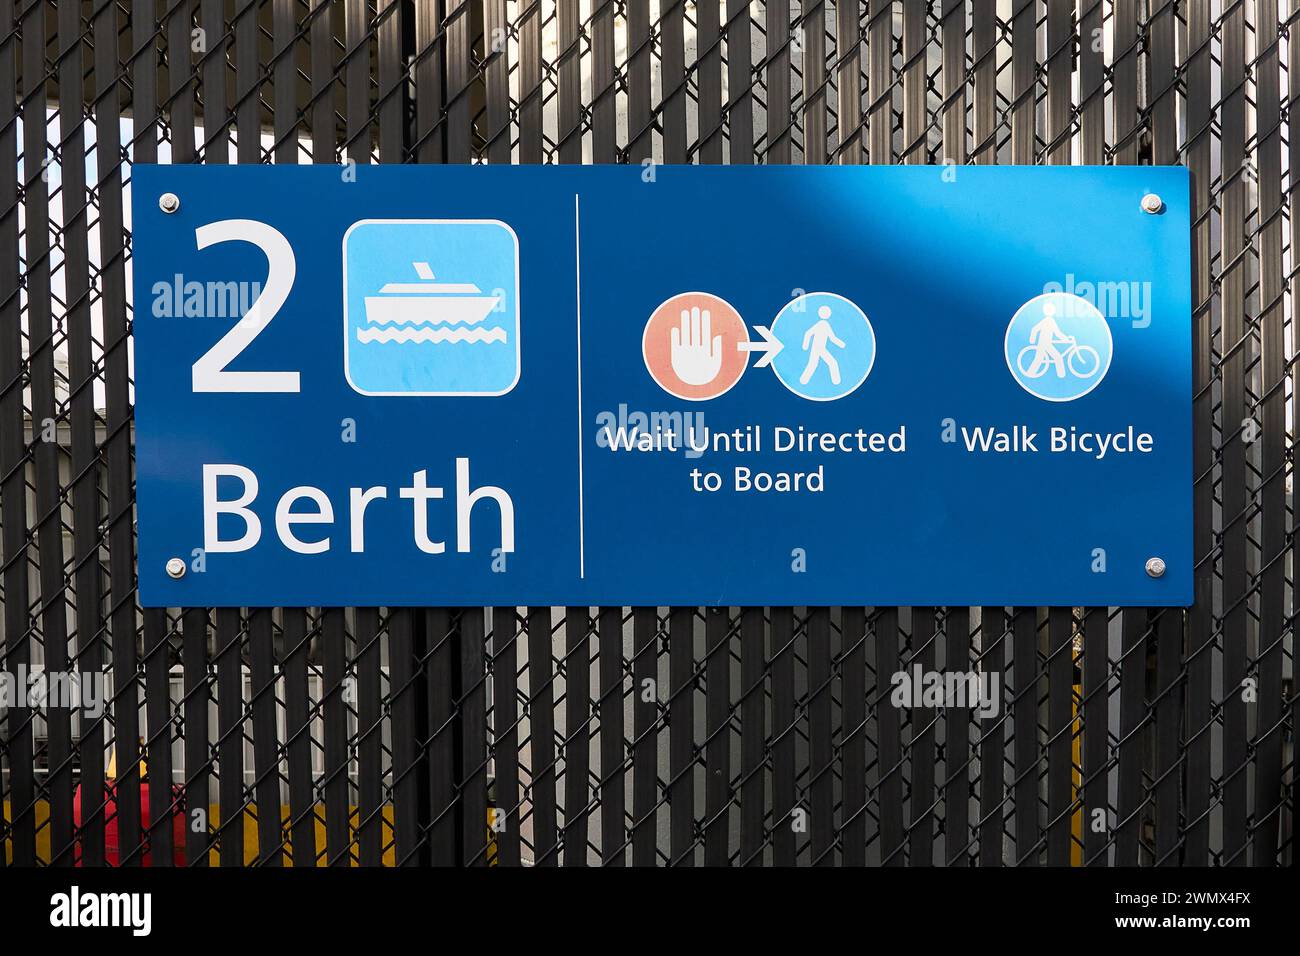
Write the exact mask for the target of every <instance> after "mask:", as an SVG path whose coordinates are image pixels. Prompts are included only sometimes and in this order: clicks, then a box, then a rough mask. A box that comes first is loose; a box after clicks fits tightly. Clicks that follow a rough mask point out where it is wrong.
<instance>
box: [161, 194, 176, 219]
mask: <svg viewBox="0 0 1300 956" xmlns="http://www.w3.org/2000/svg"><path fill="white" fill-rule="evenodd" d="M158 208H159V209H161V210H162V211H163V212H165V213H168V214H170V213H173V212H175V211H176V210H178V209H180V208H181V197H180V196H178V195H176V194H175V193H163V194H162V195H161V196H159V197H158Z"/></svg>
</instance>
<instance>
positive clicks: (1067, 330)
mask: <svg viewBox="0 0 1300 956" xmlns="http://www.w3.org/2000/svg"><path fill="white" fill-rule="evenodd" d="M1003 348H1004V350H1005V352H1006V359H1007V368H1009V369H1010V370H1011V374H1012V375H1013V376H1014V377H1015V380H1016V381H1017V382H1019V383H1020V387H1021V388H1023V389H1024V390H1025V391H1026V392H1028V393H1029V394H1030V395H1033V396H1035V397H1037V398H1041V399H1043V400H1044V401H1048V402H1072V401H1074V400H1075V399H1076V398H1081V397H1082V396H1084V395H1087V394H1088V393H1089V392H1091V391H1092V390H1093V389H1094V388H1096V387H1097V386H1098V385H1100V384H1101V380H1102V379H1103V378H1105V377H1106V372H1107V371H1109V369H1110V359H1111V355H1112V353H1113V350H1114V342H1113V340H1112V339H1111V335H1110V326H1109V325H1107V324H1106V317H1105V316H1104V315H1102V314H1101V312H1100V311H1099V310H1098V309H1097V307H1096V306H1095V305H1093V304H1092V303H1091V302H1089V301H1088V300H1087V299H1084V298H1081V297H1080V296H1077V295H1071V294H1070V293H1068V292H1048V293H1045V294H1043V295H1040V296H1036V297H1035V298H1032V299H1030V300H1029V301H1028V302H1026V303H1025V304H1024V305H1022V306H1021V307H1020V308H1019V309H1017V310H1016V314H1015V315H1014V316H1012V318H1011V323H1010V324H1009V325H1008V326H1007V335H1006V339H1005V342H1004V345H1003Z"/></svg>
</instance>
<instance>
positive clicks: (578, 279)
mask: <svg viewBox="0 0 1300 956" xmlns="http://www.w3.org/2000/svg"><path fill="white" fill-rule="evenodd" d="M573 272H574V290H575V296H574V299H575V302H576V304H577V315H578V577H579V578H585V577H586V576H587V556H586V546H587V545H586V523H585V515H584V513H583V512H584V498H583V490H582V441H583V439H582V227H581V225H580V219H579V215H578V194H577V193H574V194H573Z"/></svg>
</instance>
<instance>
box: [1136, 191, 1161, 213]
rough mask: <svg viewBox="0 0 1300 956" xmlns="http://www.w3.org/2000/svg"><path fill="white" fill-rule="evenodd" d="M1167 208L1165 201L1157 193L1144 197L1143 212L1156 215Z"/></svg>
mask: <svg viewBox="0 0 1300 956" xmlns="http://www.w3.org/2000/svg"><path fill="white" fill-rule="evenodd" d="M1164 208H1165V201H1164V200H1163V199H1161V198H1160V197H1159V196H1157V195H1156V194H1155V193H1147V194H1146V195H1145V196H1143V197H1142V211H1143V212H1149V213H1151V215H1153V216H1154V215H1155V214H1156V213H1158V212H1160V211H1161V210H1163V209H1164Z"/></svg>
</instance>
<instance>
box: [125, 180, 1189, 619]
mask: <svg viewBox="0 0 1300 956" xmlns="http://www.w3.org/2000/svg"><path fill="white" fill-rule="evenodd" d="M954 172H955V177H954V175H953V173H954ZM132 191H133V196H134V209H133V240H134V245H133V253H134V275H135V291H134V333H135V370H136V436H137V470H138V474H137V489H138V520H139V537H140V549H139V560H140V566H139V578H140V595H141V599H142V602H143V603H144V604H145V605H146V606H151V607H152V606H276V605H328V606H339V605H388V606H400V605H471V606H473V605H499V604H506V605H575V604H576V605H658V606H662V605H845V604H848V605H957V606H961V605H979V604H983V605H1036V606H1042V605H1112V606H1114V605H1123V606H1171V605H1172V606H1177V605H1186V604H1189V603H1190V602H1191V600H1192V555H1191V544H1192V542H1191V528H1192V520H1191V519H1192V513H1191V511H1192V505H1191V488H1192V463H1191V385H1192V374H1191V288H1190V286H1191V280H1190V261H1189V260H1190V248H1189V247H1190V244H1189V238H1188V237H1189V229H1190V226H1189V222H1190V218H1189V190H1188V177H1187V173H1186V171H1185V170H1183V169H1178V168H1164V167H1129V168H1106V169H1101V168H1069V167H1040V168H1033V167H1006V168H995V167H960V168H957V169H955V170H954V169H953V168H952V167H944V168H934V167H930V168H927V167H847V166H841V167H757V168H753V167H749V168H743V167H676V166H650V167H644V168H643V167H641V166H631V167H626V166H619V167H615V166H585V167H576V166H575V167H513V166H377V167H360V168H353V167H348V168H340V167H324V166H313V167H289V166H278V167H277V166H236V167H215V166H209V167H200V166H137V167H135V169H134V179H133V184H132ZM1156 197H1158V198H1156Z"/></svg>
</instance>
